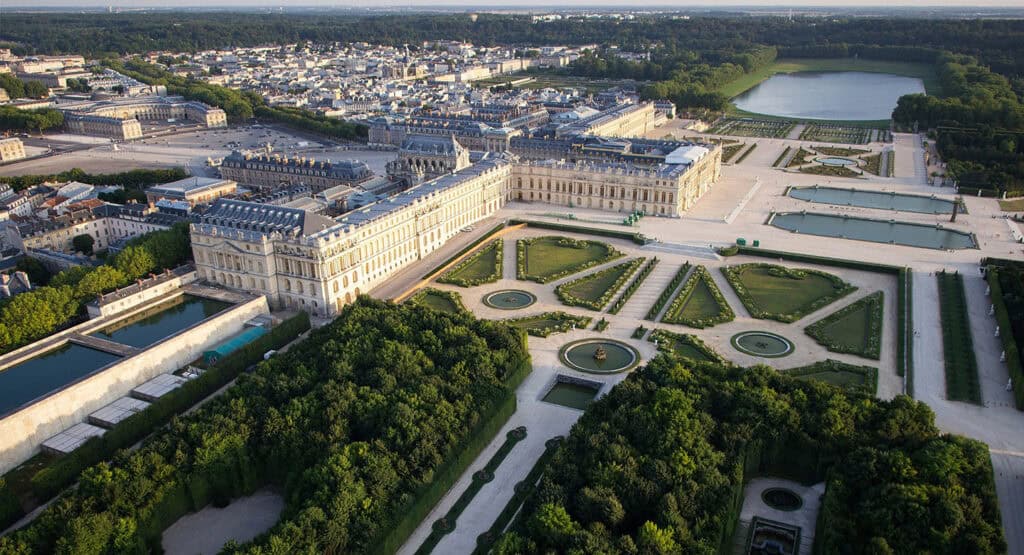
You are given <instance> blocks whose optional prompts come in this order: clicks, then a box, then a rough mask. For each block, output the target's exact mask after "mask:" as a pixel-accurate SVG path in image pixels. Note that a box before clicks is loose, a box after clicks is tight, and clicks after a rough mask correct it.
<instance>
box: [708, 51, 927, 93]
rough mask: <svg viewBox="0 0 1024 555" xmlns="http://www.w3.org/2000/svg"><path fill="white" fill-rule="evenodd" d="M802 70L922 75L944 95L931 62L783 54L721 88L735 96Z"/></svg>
mask: <svg viewBox="0 0 1024 555" xmlns="http://www.w3.org/2000/svg"><path fill="white" fill-rule="evenodd" d="M798 71H865V72H869V73H891V74H895V75H906V76H908V77H918V78H920V79H921V80H922V81H923V82H924V89H925V91H926V92H927V93H928V94H930V95H935V96H942V86H941V85H940V84H939V77H938V75H936V74H935V68H934V67H933V66H932V65H931V64H919V63H909V62H887V61H881V60H863V59H857V58H780V59H778V60H776V61H775V63H773V64H771V65H769V66H767V67H764V68H762V69H760V70H758V71H755V72H753V73H748V74H746V75H743V76H742V77H740V78H738V79H736V80H735V81H731V82H729V83H726V84H725V85H722V86H721V87H719V88H718V92H720V93H722V94H724V95H726V96H728V97H729V98H732V97H734V96H736V95H738V94H740V93H742V92H744V91H746V90H747V89H750V88H752V87H753V86H754V85H757V84H758V83H760V82H761V81H764V80H765V79H768V78H769V77H771V76H772V75H775V74H776V73H796V72H798Z"/></svg>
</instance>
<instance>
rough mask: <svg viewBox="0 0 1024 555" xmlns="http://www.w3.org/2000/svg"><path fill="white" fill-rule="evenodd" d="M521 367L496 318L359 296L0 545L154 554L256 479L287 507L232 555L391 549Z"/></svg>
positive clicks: (455, 467)
mask: <svg viewBox="0 0 1024 555" xmlns="http://www.w3.org/2000/svg"><path fill="white" fill-rule="evenodd" d="M529 365H530V360H529V354H528V353H527V351H526V347H525V337H524V336H523V335H522V334H521V332H518V331H516V330H513V329H512V328H510V327H508V326H505V325H504V324H500V323H497V322H488V321H484V320H476V319H474V318H473V317H472V316H470V315H468V314H458V315H450V314H445V313H442V312H438V311H434V310H431V309H428V308H423V307H417V306H412V305H401V306H398V305H394V304H390V303H384V302H380V301H375V300H371V299H369V298H368V297H362V298H360V299H359V300H358V301H357V302H356V303H354V304H352V305H348V306H346V307H345V309H344V310H343V311H342V314H341V315H340V316H339V317H338V318H337V319H336V320H334V321H333V322H332V323H330V324H328V325H327V326H324V327H322V328H320V329H318V330H316V331H314V332H312V334H311V335H310V337H309V338H307V339H306V340H304V341H302V342H301V343H298V344H296V345H293V346H292V348H290V349H289V350H288V351H287V352H286V353H281V354H279V355H277V356H275V357H273V358H271V359H270V360H269V361H266V362H262V363H261V364H260V365H259V366H258V367H257V369H256V370H255V372H253V373H252V374H245V375H243V376H241V377H240V378H239V379H238V382H237V383H236V385H235V386H234V387H232V388H231V389H229V390H228V391H227V392H226V393H225V394H224V395H221V396H219V397H217V398H215V399H214V400H212V401H211V402H210V403H208V404H206V405H204V406H203V407H202V408H200V409H199V410H197V411H196V412H194V413H192V414H190V415H188V416H185V417H182V418H180V419H177V420H175V421H173V422H172V423H171V424H170V425H169V427H167V428H165V429H164V430H162V431H160V432H158V433H157V434H156V435H155V436H154V437H152V438H151V439H150V440H148V441H147V442H146V443H145V444H144V445H143V446H142V448H140V449H138V450H136V451H132V452H127V451H122V452H119V453H118V454H117V455H116V456H114V457H113V460H112V461H110V462H109V463H101V464H98V465H96V466H94V467H92V468H90V469H88V470H86V471H85V472H83V474H82V476H81V479H80V482H79V485H78V488H76V489H74V490H73V491H69V492H67V493H65V494H64V495H63V496H62V497H60V498H59V499H57V500H56V501H55V502H54V503H53V504H52V505H51V506H50V507H49V508H47V509H46V510H45V511H44V512H43V513H42V514H41V515H40V516H39V517H38V518H37V519H36V520H35V521H34V522H33V523H32V524H31V525H29V526H28V527H26V528H24V529H22V530H19V531H18V532H15V533H13V534H10V535H8V536H6V537H4V538H0V553H54V552H69V553H70V552H75V553H149V552H153V551H159V550H160V549H159V544H160V534H161V532H162V530H163V529H164V528H165V527H167V526H168V525H170V524H171V523H173V522H174V521H175V520H177V519H178V518H179V517H181V516H182V515H184V514H185V513H187V512H190V511H192V510H195V509H198V508H201V507H203V506H205V505H207V504H208V503H211V502H213V503H215V504H217V505H224V504H225V503H226V502H227V501H228V500H229V499H231V498H233V497H236V496H239V495H244V494H247V493H251V492H252V491H254V490H255V489H257V488H259V487H261V486H262V485H264V484H275V485H277V486H279V487H281V488H283V490H284V493H285V496H286V508H285V512H284V515H283V518H282V520H281V521H280V522H279V523H278V524H277V525H276V526H275V527H274V528H273V529H272V530H271V531H270V532H269V533H267V534H265V535H263V536H261V537H259V538H258V539H257V540H256V541H255V542H254V543H253V544H252V545H249V546H244V547H243V548H242V551H244V552H249V553H367V552H374V553H377V552H380V553H384V552H393V551H394V550H395V549H396V548H397V547H398V545H400V543H401V541H402V540H404V534H407V533H408V532H411V530H412V528H413V527H415V526H416V525H418V524H419V522H420V520H421V519H422V517H423V516H424V515H425V514H426V512H427V511H429V510H430V509H431V508H432V507H433V505H434V503H435V502H436V500H437V498H439V497H440V495H442V494H444V493H445V491H447V489H448V487H449V486H450V482H451V480H454V479H455V478H457V477H458V476H459V474H461V466H464V465H460V464H457V463H460V462H461V463H465V464H468V463H469V462H470V461H471V460H472V459H473V458H475V455H476V453H477V452H478V451H479V449H481V448H482V447H483V446H484V445H486V443H487V442H488V441H489V440H490V437H491V436H493V434H494V433H496V432H497V431H498V429H499V428H500V426H501V425H502V424H503V423H504V421H505V420H506V419H507V417H508V416H509V415H510V414H511V413H512V412H513V411H514V410H515V395H514V393H513V391H514V389H515V387H516V386H517V385H518V383H519V381H520V380H522V378H523V377H524V376H525V375H526V374H527V373H528V372H529V370H530V366H529ZM463 453H468V456H462V454H463ZM72 547H73V549H70V548H72Z"/></svg>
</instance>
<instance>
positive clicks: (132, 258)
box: [114, 245, 156, 280]
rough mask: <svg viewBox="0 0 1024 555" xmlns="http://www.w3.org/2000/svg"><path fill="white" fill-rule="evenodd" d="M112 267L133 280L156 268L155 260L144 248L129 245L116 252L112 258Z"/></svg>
mask: <svg viewBox="0 0 1024 555" xmlns="http://www.w3.org/2000/svg"><path fill="white" fill-rule="evenodd" d="M114 267H115V268H117V269H118V270H120V271H121V273H123V274H124V276H125V277H126V278H127V279H129V280H133V279H138V278H140V277H143V276H145V275H146V274H148V273H150V272H152V271H153V270H154V269H155V268H156V261H155V260H154V259H153V255H152V254H150V253H149V251H148V250H146V248H144V247H142V246H138V245H129V246H127V247H125V249H124V250H123V251H121V252H119V253H118V254H117V257H116V258H115V259H114Z"/></svg>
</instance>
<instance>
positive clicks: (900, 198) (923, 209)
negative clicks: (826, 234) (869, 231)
mask: <svg viewBox="0 0 1024 555" xmlns="http://www.w3.org/2000/svg"><path fill="white" fill-rule="evenodd" d="M789 196H791V197H793V198H795V199H799V200H805V201H807V202H814V203H821V204H837V205H841V206H859V207H861V208H877V209H880V210H896V211H902V212H917V213H920V214H952V213H953V201H951V200H946V199H941V198H935V197H933V196H932V197H926V196H923V195H906V194H901V193H887V192H883V191H865V190H862V189H844V188H841V187H821V186H817V185H815V186H814V187H792V188H790V190H789Z"/></svg>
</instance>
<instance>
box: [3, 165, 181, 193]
mask: <svg viewBox="0 0 1024 555" xmlns="http://www.w3.org/2000/svg"><path fill="white" fill-rule="evenodd" d="M186 177H188V173H187V172H185V170H184V168H169V169H135V170H128V171H126V172H119V173H86V172H85V170H83V169H81V168H72V169H70V170H67V171H63V172H60V173H54V174H50V175H41V174H30V175H14V176H0V183H7V184H9V185H10V186H11V188H12V189H14V190H15V191H21V190H23V189H28V188H29V187H35V186H36V185H41V184H43V183H46V182H51V183H63V182H65V181H78V182H79V183H88V184H89V185H119V186H123V187H125V188H126V189H136V190H142V189H145V188H146V187H149V186H151V185H158V184H161V183H170V182H171V181H177V180H179V179H185V178H186Z"/></svg>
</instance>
